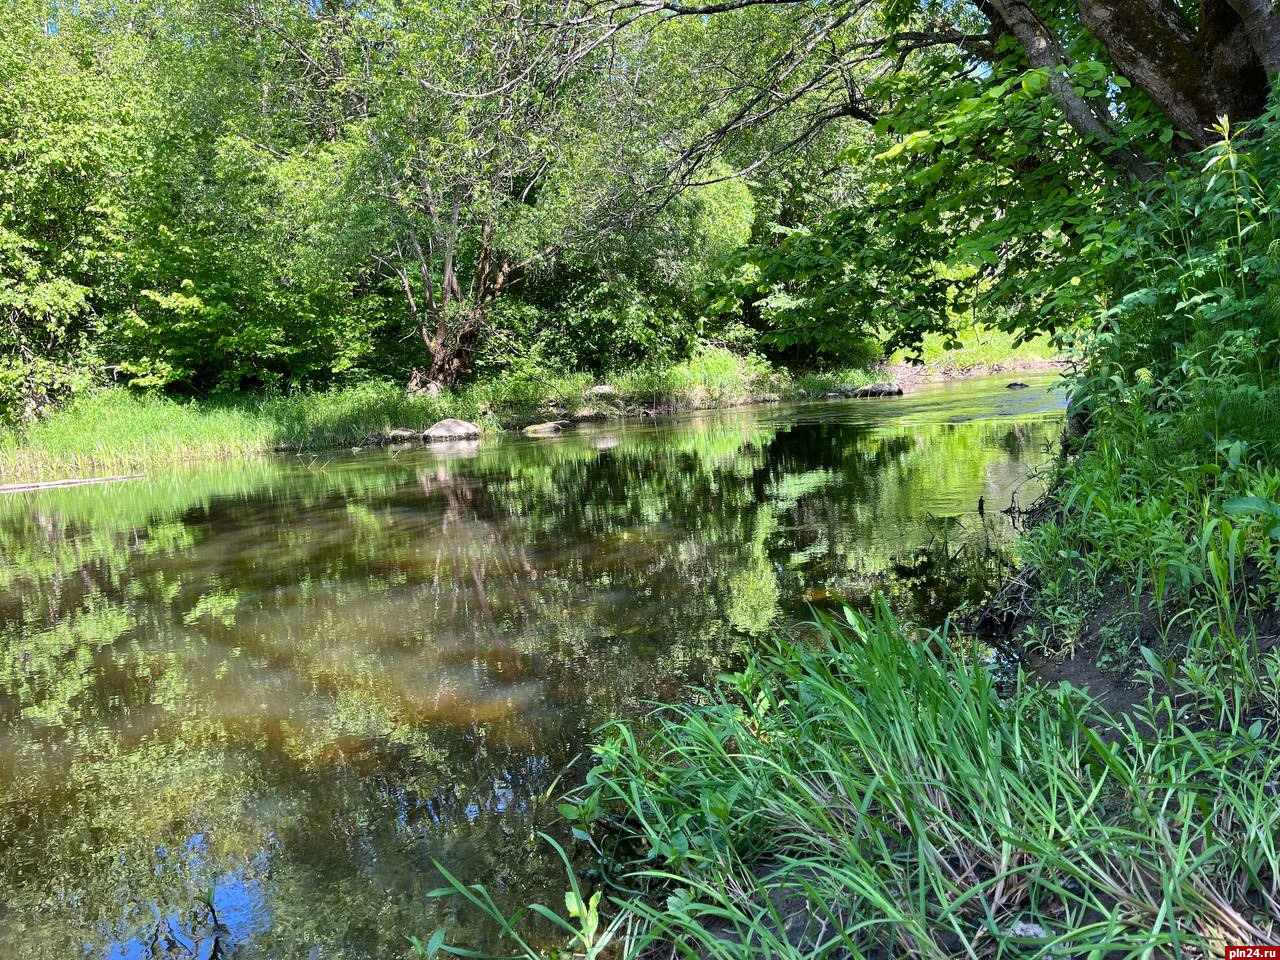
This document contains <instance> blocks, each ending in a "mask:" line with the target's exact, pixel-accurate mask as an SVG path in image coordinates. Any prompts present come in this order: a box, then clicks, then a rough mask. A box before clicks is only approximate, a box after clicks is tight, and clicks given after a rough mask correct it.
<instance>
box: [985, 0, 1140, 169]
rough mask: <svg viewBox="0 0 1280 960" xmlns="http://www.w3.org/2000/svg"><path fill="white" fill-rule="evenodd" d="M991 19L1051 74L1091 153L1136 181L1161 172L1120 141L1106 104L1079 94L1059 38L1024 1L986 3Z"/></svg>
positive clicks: (1051, 81) (1056, 91) (1060, 100)
mask: <svg viewBox="0 0 1280 960" xmlns="http://www.w3.org/2000/svg"><path fill="white" fill-rule="evenodd" d="M985 6H986V7H987V8H988V9H989V11H990V13H988V16H992V15H994V16H995V17H998V18H999V20H1000V22H1002V23H1003V24H1004V26H1005V27H1006V28H1008V30H1009V32H1010V33H1011V34H1013V36H1014V38H1015V39H1016V40H1017V41H1018V44H1019V45H1020V46H1021V47H1022V50H1023V53H1025V54H1026V57H1027V62H1028V63H1029V64H1031V66H1032V67H1035V68H1037V69H1045V70H1047V71H1048V72H1049V89H1050V91H1051V92H1052V93H1053V96H1054V99H1056V100H1057V101H1058V105H1059V106H1060V107H1061V108H1062V112H1063V113H1064V114H1065V115H1066V118H1067V122H1068V123H1069V124H1071V127H1072V129H1074V130H1075V131H1076V133H1078V134H1080V136H1081V137H1082V138H1083V139H1084V141H1085V142H1086V143H1087V144H1089V147H1090V149H1092V150H1093V151H1094V152H1096V153H1097V154H1098V155H1099V156H1101V157H1102V158H1103V159H1104V160H1106V162H1107V163H1110V164H1112V165H1114V166H1116V167H1119V168H1120V169H1121V170H1123V171H1125V172H1126V173H1128V174H1129V175H1130V176H1132V177H1134V178H1135V179H1137V180H1150V179H1151V178H1152V177H1155V176H1157V175H1158V174H1159V172H1160V170H1159V168H1158V167H1156V166H1154V165H1153V164H1151V163H1150V162H1148V161H1147V160H1146V159H1145V158H1144V157H1143V156H1142V154H1140V153H1139V152H1138V151H1136V150H1134V149H1133V148H1132V147H1129V146H1127V145H1124V144H1121V143H1119V142H1118V141H1117V138H1116V135H1115V131H1114V130H1113V129H1112V126H1111V118H1110V116H1109V115H1108V114H1107V113H1106V109H1105V106H1104V104H1102V103H1099V102H1097V101H1092V100H1089V99H1088V98H1086V97H1083V96H1081V95H1080V94H1078V93H1076V92H1075V90H1074V89H1073V88H1072V85H1071V82H1070V80H1069V79H1068V78H1067V77H1066V76H1065V74H1064V71H1063V67H1066V66H1068V65H1069V64H1070V62H1071V61H1070V60H1069V59H1068V57H1067V55H1066V52H1065V51H1064V50H1063V48H1062V44H1061V42H1060V41H1059V40H1058V38H1057V36H1056V35H1055V34H1054V33H1053V31H1052V30H1051V29H1050V28H1049V27H1048V25H1047V24H1045V22H1044V21H1043V20H1041V19H1040V18H1039V17H1038V16H1037V15H1036V13H1035V11H1034V10H1032V9H1031V7H1030V6H1029V5H1027V4H1026V3H1025V2H1023V0H986V2H985Z"/></svg>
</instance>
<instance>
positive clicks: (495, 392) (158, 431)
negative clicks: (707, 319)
mask: <svg viewBox="0 0 1280 960" xmlns="http://www.w3.org/2000/svg"><path fill="white" fill-rule="evenodd" d="M595 382H606V383H610V384H612V385H614V386H615V387H616V388H617V390H618V396H617V397H616V398H614V399H611V400H610V401H608V402H601V403H597V404H594V405H593V404H589V403H588V402H587V401H586V400H585V399H584V396H583V391H584V390H585V389H586V388H587V387H589V386H591V385H592V384H593V383H595ZM789 384H790V379H789V378H788V377H787V376H786V375H785V374H777V373H775V372H774V370H773V369H772V367H770V365H769V364H768V363H766V362H765V361H764V360H762V359H760V358H758V357H754V356H746V357H744V356H740V355H738V354H734V353H731V352H730V351H728V350H723V349H719V348H709V349H706V350H703V351H700V352H699V353H698V354H697V355H695V356H694V357H692V358H690V359H689V360H686V361H683V362H681V363H678V364H674V365H669V366H665V367H661V368H653V369H641V370H628V371H622V372H619V373H618V374H617V375H616V376H613V377H606V378H602V379H601V380H599V381H598V380H597V379H596V378H593V377H592V376H591V375H590V374H585V373H560V374H557V373H553V372H550V371H541V370H539V371H533V372H530V371H522V372H519V373H513V374H508V375H505V376H502V377H498V378H495V379H492V380H487V381H483V382H480V383H477V384H473V385H469V386H467V387H464V388H462V389H460V390H457V391H453V392H446V393H443V394H441V395H439V396H427V395H421V396H414V397H410V396H408V395H406V393H405V391H404V389H403V387H402V386H401V385H399V384H395V383H391V382H388V381H372V382H368V383H363V384H357V385H354V386H350V387H343V388H335V389H332V390H327V391H312V392H301V393H296V394H290V395H284V396H275V397H261V396H240V397H225V398H219V399H215V400H204V401H194V400H193V401H181V400H175V399H171V398H168V397H165V396H162V395H158V394H143V393H137V392H132V391H129V390H125V389H122V388H115V389H109V390H102V391H99V392H97V393H93V394H89V395H87V396H84V397H82V398H80V399H79V400H77V401H76V402H74V403H72V404H70V405H69V406H67V407H65V408H63V409H61V410H58V411H56V412H55V413H53V414H52V415H51V416H49V417H47V418H46V419H43V420H40V421H38V422H36V423H34V424H31V425H28V426H27V427H25V428H23V429H21V430H18V429H14V428H10V429H7V430H0V481H2V482H7V483H12V482H21V481H27V480H53V479H58V478H66V477H86V476H97V475H103V474H120V473H131V472H136V471H142V470H145V469H148V468H151V467H155V466H157V465H162V464H171V463H180V462H184V461H197V460H208V459H213V458H219V457H234V456H246V455H250V454H254V453H262V452H266V451H269V450H275V449H288V450H307V449H322V448H332V447H343V446H357V445H360V444H363V443H366V442H368V441H369V439H370V438H371V437H374V436H380V435H382V434H385V432H386V431H387V430H388V429H390V428H392V427H404V428H408V429H424V428H426V427H429V426H430V425H431V424H433V423H435V422H436V421H438V420H440V419H442V418H444V417H458V418H461V419H463V420H469V421H473V422H475V423H477V424H478V425H479V426H480V427H481V428H482V429H483V430H485V431H495V430H499V429H503V428H507V427H518V426H522V425H524V424H526V423H529V422H532V421H534V420H538V419H546V418H559V417H561V416H566V415H568V416H573V415H576V414H579V413H591V414H596V415H603V416H620V415H622V414H623V413H626V412H633V411H634V410H635V409H638V408H640V407H644V408H646V409H655V408H656V409H659V410H688V409H697V408H703V407H717V406H733V405H736V404H739V403H746V402H749V401H751V400H753V399H756V398H758V397H759V396H761V395H763V394H766V393H769V392H775V393H776V392H778V391H784V390H786V389H788V386H789Z"/></svg>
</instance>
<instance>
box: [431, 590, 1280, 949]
mask: <svg viewBox="0 0 1280 960" xmlns="http://www.w3.org/2000/svg"><path fill="white" fill-rule="evenodd" d="M847 616H848V622H847V623H843V624H837V623H835V622H832V621H829V620H824V621H823V622H821V623H820V624H818V625H817V637H816V639H815V638H814V637H808V638H806V639H804V640H800V641H786V640H778V641H775V642H773V643H772V644H771V645H767V646H765V647H764V648H763V649H761V650H759V651H758V652H757V653H756V654H755V655H754V656H753V657H752V658H751V660H750V662H749V663H748V665H747V667H746V668H745V670H743V672H741V673H740V674H738V675H736V676H733V677H731V678H726V679H724V680H722V681H721V682H720V684H719V685H718V686H717V687H716V688H715V689H714V690H711V691H709V692H708V693H707V694H706V696H705V697H704V698H703V702H702V703H701V704H699V705H694V706H670V707H665V708H663V709H662V710H661V711H660V712H659V714H658V716H657V718H656V730H655V731H654V732H653V733H652V734H651V735H649V736H647V737H643V738H642V737H640V735H639V734H638V733H637V731H636V730H634V729H633V728H631V727H628V726H619V727H617V728H616V729H615V731H614V732H613V733H612V734H611V735H610V736H609V737H608V738H607V739H605V741H604V742H603V743H602V744H601V745H600V746H598V747H597V748H596V749H595V759H596V766H595V767H594V768H593V769H592V770H591V772H590V774H589V776H588V779H587V783H586V785H585V787H583V788H582V789H581V790H580V791H579V792H578V793H577V794H576V795H575V796H574V797H573V798H572V803H570V804H567V805H565V806H564V807H563V808H562V810H563V812H564V813H565V814H566V815H568V816H569V817H570V818H572V819H573V820H574V821H575V824H576V827H577V831H578V835H579V836H580V837H582V838H587V837H589V838H590V840H589V842H590V843H591V844H592V845H593V846H597V847H598V848H599V849H600V850H601V851H602V852H603V853H604V854H605V856H604V857H603V862H604V863H605V864H606V865H608V872H609V877H610V879H611V881H612V886H611V887H610V888H608V891H607V893H606V897H607V902H606V905H605V907H602V911H603V912H605V913H606V920H604V921H599V920H598V921H597V922H596V924H595V926H594V928H593V930H592V931H591V937H592V938H593V939H594V941H595V942H596V943H598V942H599V941H600V940H602V939H604V937H606V936H610V937H613V938H614V942H615V943H616V942H618V940H619V938H620V937H622V936H623V935H625V936H626V937H628V938H629V944H630V947H629V949H630V951H631V952H630V954H629V955H631V956H644V955H646V950H651V951H652V953H651V955H652V956H661V957H679V958H700V960H701V958H726V960H727V958H744V960H746V958H761V957H775V958H801V957H803V958H817V957H835V956H842V957H843V956H848V957H868V958H871V957H889V956H895V957H925V958H938V960H941V958H948V957H956V956H971V957H979V956H981V957H1081V958H1093V957H1100V956H1107V957H1116V958H1122V957H1123V958H1129V957H1132V958H1139V957H1143V958H1145V957H1152V956H1178V955H1182V956H1215V955H1217V956H1220V955H1221V952H1222V948H1223V944H1224V943H1274V942H1277V938H1278V937H1280V798H1278V797H1277V794H1276V791H1275V789H1274V784H1275V782H1276V778H1277V776H1278V775H1280V746H1277V744H1276V742H1275V739H1274V738H1275V734H1276V733H1277V732H1278V731H1277V730H1276V724H1275V720H1274V716H1272V718H1271V719H1270V720H1268V721H1265V722H1263V721H1252V720H1249V719H1248V718H1245V719H1243V720H1241V721H1239V722H1236V721H1229V722H1227V723H1225V724H1224V725H1222V726H1206V725H1204V724H1197V725H1195V726H1190V725H1188V724H1187V723H1186V722H1185V721H1186V719H1187V715H1186V713H1185V710H1184V708H1183V707H1182V706H1180V705H1179V702H1178V700H1177V698H1176V697H1175V698H1170V697H1167V696H1157V695H1156V694H1155V693H1154V692H1153V693H1152V694H1151V696H1150V697H1149V698H1148V700H1147V703H1146V705H1145V706H1144V707H1142V708H1140V709H1139V710H1137V711H1136V712H1135V713H1134V714H1133V715H1132V716H1130V717H1127V718H1119V717H1115V716H1111V715H1109V714H1108V713H1107V712H1106V711H1104V710H1103V709H1101V708H1100V707H1099V706H1098V705H1097V704H1095V703H1094V702H1092V701H1090V700H1089V699H1088V698H1087V697H1086V696H1085V695H1084V694H1082V693H1080V692H1078V691H1075V690H1072V689H1069V688H1064V689H1057V690H1053V691H1046V690H1043V689H1040V688H1038V687H1037V686H1035V685H1033V684H1032V683H1030V682H1028V681H1027V680H1026V678H1025V677H1021V676H1019V677H1016V678H1013V679H1012V680H1011V681H1010V683H1009V686H1008V689H1005V690H1001V688H1000V684H999V682H998V681H997V678H996V677H995V676H994V675H993V672H992V670H991V669H990V668H989V667H988V665H987V662H986V660H985V657H984V656H983V652H982V651H981V650H980V649H978V648H976V647H975V646H973V645H971V644H970V643H969V642H967V641H966V640H964V638H962V637H960V636H958V635H956V634H955V633H953V632H949V631H947V630H943V631H939V632H936V633H930V634H927V635H922V634H920V633H919V632H917V631H915V630H912V629H909V628H906V627H904V626H902V625H900V624H898V623H897V622H896V621H895V620H894V619H893V617H892V616H891V615H890V614H889V612H888V611H887V609H884V608H883V607H882V608H881V609H879V610H878V611H877V612H876V613H875V615H874V616H870V617H863V616H860V615H857V614H848V615H847ZM1254 666H1255V669H1256V674H1255V675H1256V677H1257V678H1258V681H1257V694H1258V697H1259V698H1260V699H1259V700H1258V702H1261V700H1265V699H1268V698H1269V699H1270V700H1271V702H1274V699H1275V697H1276V695H1277V692H1278V691H1280V660H1278V658H1277V657H1276V656H1275V655H1271V656H1268V657H1266V658H1263V659H1261V660H1258V661H1256V662H1255V664H1254ZM454 888H455V890H460V891H462V892H463V893H464V894H466V895H467V896H469V897H471V898H474V899H473V904H475V905H477V906H479V907H480V908H481V909H486V910H487V911H488V912H492V907H491V905H489V906H486V904H485V901H484V899H483V897H481V896H479V893H478V891H477V890H476V889H475V888H466V887H465V886H464V885H463V884H461V883H460V882H458V881H454ZM584 896H585V895H584V894H581V893H579V894H578V899H579V900H581V899H583V897H584ZM610 918H611V919H610ZM576 921H577V918H576V917H570V918H568V919H567V920H566V923H567V924H568V925H569V928H572V930H573V933H572V934H571V935H570V936H569V937H568V940H569V943H570V946H569V947H568V948H567V950H566V952H564V953H558V954H554V955H556V956H592V955H596V954H593V953H592V948H591V946H590V942H589V940H588V937H587V933H588V931H587V930H586V929H584V928H582V927H581V925H579V924H577V922H576ZM504 922H506V923H507V924H508V925H511V920H510V919H509V918H507V919H505V920H504ZM512 929H513V931H514V932H515V933H516V934H517V935H518V932H519V931H518V929H517V928H516V927H515V926H512ZM437 945H439V941H437ZM659 945H661V948H660V949H659ZM513 946H514V947H515V949H516V950H517V951H518V952H519V953H521V954H522V955H524V956H528V957H535V956H539V955H540V953H539V950H538V949H537V948H534V947H533V946H531V945H530V944H529V942H528V941H524V940H521V941H516V940H513ZM440 949H443V948H440ZM424 952H425V951H424ZM546 955H553V954H546Z"/></svg>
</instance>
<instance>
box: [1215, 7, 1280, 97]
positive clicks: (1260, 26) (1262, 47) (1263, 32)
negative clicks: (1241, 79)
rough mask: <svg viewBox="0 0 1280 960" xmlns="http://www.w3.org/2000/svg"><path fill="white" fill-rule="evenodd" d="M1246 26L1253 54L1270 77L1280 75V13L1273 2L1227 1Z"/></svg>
mask: <svg viewBox="0 0 1280 960" xmlns="http://www.w3.org/2000/svg"><path fill="white" fill-rule="evenodd" d="M1227 2H1228V3H1230V4H1231V8H1232V9H1233V10H1235V12H1236V15H1237V16H1238V17H1239V18H1240V22H1241V23H1242V24H1244V28H1245V32H1246V33H1247V34H1248V36H1249V43H1250V44H1251V45H1252V46H1253V52H1254V53H1256V54H1257V56H1258V62H1259V63H1261V64H1262V69H1263V70H1265V71H1266V72H1267V76H1268V77H1272V78H1274V77H1275V76H1276V74H1280V11H1278V10H1276V5H1275V3H1274V2H1273V0H1227Z"/></svg>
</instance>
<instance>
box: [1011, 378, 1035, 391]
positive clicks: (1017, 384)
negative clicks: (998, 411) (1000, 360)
mask: <svg viewBox="0 0 1280 960" xmlns="http://www.w3.org/2000/svg"><path fill="white" fill-rule="evenodd" d="M1029 386H1031V384H1029V383H1023V382H1022V381H1021V380H1015V381H1013V383H1006V384H1005V385H1004V388H1005V389H1006V390H1026V389H1027V388H1028V387H1029Z"/></svg>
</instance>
